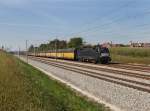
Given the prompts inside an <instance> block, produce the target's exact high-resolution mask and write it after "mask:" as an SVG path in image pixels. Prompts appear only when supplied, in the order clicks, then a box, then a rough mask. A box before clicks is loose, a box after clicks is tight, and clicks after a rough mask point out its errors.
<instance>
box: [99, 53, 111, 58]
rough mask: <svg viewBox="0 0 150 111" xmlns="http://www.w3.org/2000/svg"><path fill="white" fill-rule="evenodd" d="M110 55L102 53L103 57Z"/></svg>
mask: <svg viewBox="0 0 150 111" xmlns="http://www.w3.org/2000/svg"><path fill="white" fill-rule="evenodd" d="M106 56H109V53H101V57H106Z"/></svg>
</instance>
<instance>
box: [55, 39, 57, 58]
mask: <svg viewBox="0 0 150 111" xmlns="http://www.w3.org/2000/svg"><path fill="white" fill-rule="evenodd" d="M55 53H56V55H55V59H56V60H57V38H56V41H55Z"/></svg>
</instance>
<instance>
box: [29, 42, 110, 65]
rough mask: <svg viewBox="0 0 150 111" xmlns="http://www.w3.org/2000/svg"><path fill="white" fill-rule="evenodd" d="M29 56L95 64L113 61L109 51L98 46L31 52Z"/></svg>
mask: <svg viewBox="0 0 150 111" xmlns="http://www.w3.org/2000/svg"><path fill="white" fill-rule="evenodd" d="M28 55H29V56H36V57H47V58H55V59H66V60H73V61H82V62H85V61H88V62H93V63H102V64H107V63H109V62H110V61H111V57H110V53H109V49H108V48H107V47H102V46H100V45H97V46H95V47H83V48H71V49H58V50H49V51H42V52H29V53H28Z"/></svg>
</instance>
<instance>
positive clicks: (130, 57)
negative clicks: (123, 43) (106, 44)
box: [110, 47, 150, 64]
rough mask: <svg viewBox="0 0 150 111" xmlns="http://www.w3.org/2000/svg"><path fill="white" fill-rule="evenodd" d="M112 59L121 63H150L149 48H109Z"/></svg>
mask: <svg viewBox="0 0 150 111" xmlns="http://www.w3.org/2000/svg"><path fill="white" fill-rule="evenodd" d="M110 53H111V56H112V61H117V62H122V63H137V64H150V48H130V47H116V48H110Z"/></svg>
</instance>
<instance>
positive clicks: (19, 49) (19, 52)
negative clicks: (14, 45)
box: [18, 46, 20, 58]
mask: <svg viewBox="0 0 150 111" xmlns="http://www.w3.org/2000/svg"><path fill="white" fill-rule="evenodd" d="M18 48H19V51H18V56H19V58H20V46H19V47H18Z"/></svg>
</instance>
